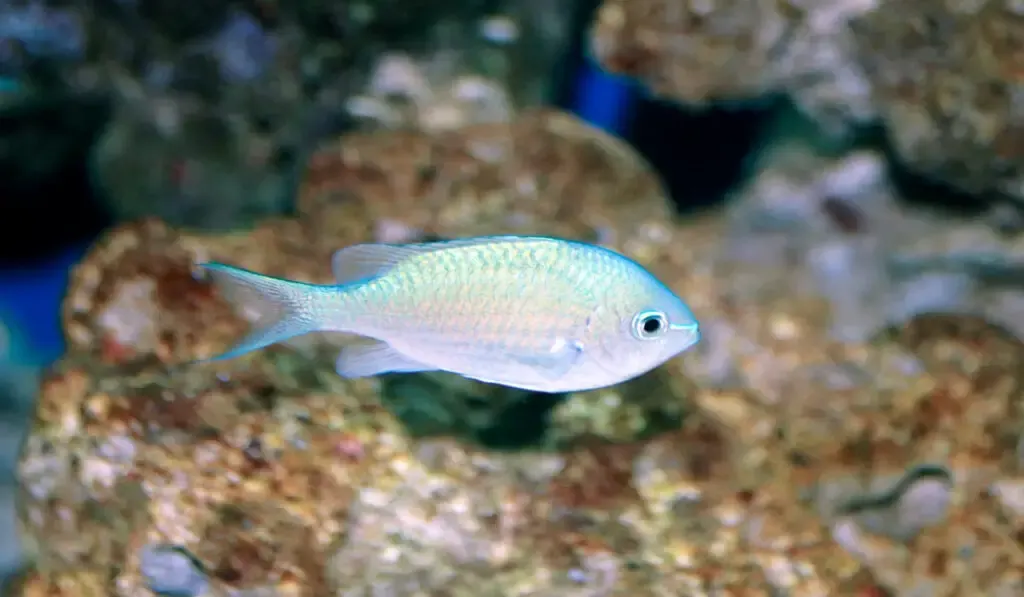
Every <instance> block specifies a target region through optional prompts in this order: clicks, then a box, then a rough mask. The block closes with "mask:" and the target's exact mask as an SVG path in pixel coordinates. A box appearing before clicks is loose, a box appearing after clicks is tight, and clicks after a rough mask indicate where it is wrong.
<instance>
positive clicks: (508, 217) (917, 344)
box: [19, 112, 1024, 597]
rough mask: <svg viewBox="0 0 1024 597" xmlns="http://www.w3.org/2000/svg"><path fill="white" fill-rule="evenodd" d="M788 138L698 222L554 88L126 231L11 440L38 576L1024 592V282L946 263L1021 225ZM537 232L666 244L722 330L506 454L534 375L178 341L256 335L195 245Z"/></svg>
mask: <svg viewBox="0 0 1024 597" xmlns="http://www.w3.org/2000/svg"><path fill="white" fill-rule="evenodd" d="M765 160H766V161H765V162H764V163H763V164H762V165H761V167H762V170H763V173H762V174H761V175H760V176H759V177H757V178H756V179H755V180H754V181H753V182H752V183H751V185H750V186H749V187H748V188H746V189H744V190H743V191H742V192H741V193H739V196H737V197H736V201H735V202H734V203H733V204H732V205H731V206H730V208H729V209H728V210H726V211H725V212H723V213H716V214H709V215H708V216H705V217H703V218H702V219H700V220H697V221H693V222H690V223H686V224H678V223H675V222H674V221H673V219H672V218H671V217H670V215H669V213H668V207H667V203H666V201H665V199H664V197H663V196H662V192H661V189H660V188H659V185H658V184H657V183H656V182H655V180H654V179H653V178H652V176H651V175H650V173H649V172H648V171H647V169H646V168H645V166H644V165H643V163H642V162H640V161H639V160H638V159H637V158H636V157H635V155H634V154H632V153H631V152H629V151H628V150H625V149H623V148H622V147H621V146H620V145H619V144H618V143H616V142H615V141H613V140H611V139H608V138H605V137H604V136H602V135H600V134H598V133H595V132H593V131H591V130H589V129H587V128H586V127H583V126H582V125H580V124H579V123H576V122H575V121H573V120H572V119H571V118H569V117H566V116H564V115H560V114H555V113H544V112H532V113H529V114H527V115H524V116H523V117H521V118H520V119H519V120H517V121H516V122H515V124H513V125H512V126H510V127H509V126H506V125H483V126H476V127H470V128H467V129H462V130H459V131H455V132H451V133H448V134H444V135H440V136H433V137H428V136H424V135H421V134H415V133H393V134H377V135H367V136H358V135H352V136H349V137H346V138H344V139H342V140H340V141H339V142H338V143H337V144H335V145H329V146H326V147H325V148H324V149H323V150H322V151H321V152H319V153H318V154H317V155H316V156H315V157H314V159H313V160H312V162H311V165H310V168H309V171H308V172H307V176H306V177H305V186H304V192H303V195H302V201H301V202H300V204H301V207H302V214H303V215H302V216H301V217H300V218H299V219H297V220H288V221H271V222H268V223H266V224H264V225H262V226H260V227H259V228H257V229H256V230H254V231H252V232H250V233H239V234H234V235H228V236H199V235H194V234H184V233H181V232H178V231H175V230H173V229H170V228H168V227H167V226H164V225H162V224H159V223H156V222H145V223H140V224H136V225H131V226H125V227H122V228H121V229H119V230H118V231H115V232H114V233H112V234H111V235H110V236H109V237H108V238H107V239H106V240H105V241H103V242H102V243H100V244H99V245H97V247H95V248H94V250H93V251H92V252H91V253H90V255H89V256H88V258H87V259H86V260H85V262H83V263H82V264H81V265H80V266H79V268H78V269H77V270H76V272H75V275H74V286H73V289H72V292H71V294H70V295H69V297H68V300H67V303H66V306H65V325H66V329H67V334H68V338H69V342H70V344H71V351H70V354H69V355H68V356H67V357H66V358H65V359H63V360H62V361H61V362H60V363H59V364H58V365H57V366H55V367H54V369H53V370H52V371H50V372H49V374H48V376H47V377H46V379H45V381H44V382H43V391H42V400H41V403H40V407H39V410H38V412H37V415H36V424H35V427H34V430H33V432H32V435H31V437H30V439H29V441H28V443H27V448H26V450H25V453H24V456H23V459H22V461H21V463H20V468H19V474H20V478H21V481H22V483H23V488H24V492H25V499H24V500H23V502H22V515H21V524H22V527H23V532H24V534H25V536H26V540H27V541H28V542H30V543H32V544H34V545H37V550H38V567H37V569H36V571H34V572H33V573H32V574H31V575H29V576H28V577H26V579H25V581H24V583H23V584H22V589H21V594H22V595H25V596H35V595H69V596H70V595H93V594H97V595H98V594H115V595H132V596H133V597H134V596H137V595H146V594H149V593H148V592H147V590H146V588H145V587H147V586H153V587H157V588H162V589H163V590H165V591H167V590H170V589H177V590H179V591H182V592H184V593H185V594H195V593H197V592H199V591H204V590H205V591H207V592H208V593H209V594H224V593H225V592H231V591H235V592H234V593H229V594H244V595H261V594H267V593H266V591H268V590H272V589H276V590H277V591H278V592H277V594H293V595H341V596H360V595H370V594H389V595H426V594H429V595H440V594H447V595H496V596H497V595H536V596H551V597H554V596H556V595H558V596H564V595H579V596H597V595H623V596H626V595H630V596H635V595H664V596H666V597H668V596H676V595H737V596H738V595H766V596H767V595H777V594H780V593H782V594H787V595H793V596H803V595H807V596H821V595H879V594H884V592H885V591H889V592H891V593H892V594H897V595H913V594H921V591H925V592H926V594H935V595H965V596H967V595H979V594H985V595H1016V594H1020V592H1021V591H1022V590H1024V587H1022V586H1021V585H1020V580H1019V579H1021V578H1024V560H1022V558H1021V553H1022V551H1021V550H1022V545H1021V540H1020V537H1021V532H1022V530H1024V527H1022V524H1024V515H1022V511H1021V509H1020V497H1019V496H1020V492H1021V491H1022V490H1024V486H1022V485H1021V483H1022V482H1024V467H1022V462H1021V456H1020V455H1021V446H1022V445H1024V444H1022V443H1021V429H1022V428H1024V419H1022V413H1021V412H1020V406H1019V405H1020V404H1021V392H1022V387H1021V384H1020V382H1021V379H1020V376H1021V371H1022V370H1024V345H1022V344H1021V342H1020V341H1019V340H1018V338H1017V335H1016V334H1014V333H1013V332H1011V331H1009V330H1007V329H1006V328H1004V327H999V326H997V325H996V324H994V323H990V321H998V320H1004V321H1014V322H1019V321H1020V320H1021V318H1020V313H1022V312H1024V311H1022V310H1021V309H1020V308H1019V303H1014V302H1013V301H1012V300H1010V297H1014V296H1017V297H1019V296H1020V294H1019V290H1016V291H1014V290H1010V289H1007V287H1006V286H1005V285H1000V284H993V280H997V279H998V278H993V277H991V276H986V275H983V274H984V273H985V272H988V271H990V270H971V269H968V270H966V273H963V274H962V275H958V276H955V277H952V278H950V276H949V275H947V274H944V273H943V272H944V267H945V266H946V265H947V264H948V262H949V260H955V259H958V258H959V254H958V250H959V249H958V247H985V246H988V247H990V248H991V251H990V252H989V253H988V256H989V261H988V263H996V264H1000V265H1002V266H1005V267H1012V264H1013V263H1015V259H1016V258H1015V255H1018V254H1019V253H1018V252H1017V251H1018V249H1017V247H1019V246H1022V245H1021V240H1020V238H1019V237H1017V238H1006V237H1001V236H998V235H996V234H995V233H993V232H991V230H989V229H986V228H980V227H979V228H969V227H967V228H965V227H962V226H960V225H958V224H956V223H954V222H943V221H939V220H938V218H936V217H934V216H933V217H927V216H925V215H923V214H916V213H911V212H908V211H907V210H906V209H905V208H902V207H900V206H899V205H897V204H895V203H894V202H893V201H892V196H891V193H890V190H889V186H888V183H887V177H886V173H885V171H884V168H883V167H882V165H881V160H880V159H879V158H878V157H877V156H874V155H871V154H860V155H855V156H852V157H850V158H847V159H846V160H843V161H839V162H826V161H822V160H815V159H814V158H812V157H810V156H809V155H808V154H807V153H806V152H804V151H802V150H801V148H800V147H799V146H795V147H781V148H780V149H779V151H777V152H775V153H773V154H771V155H769V156H767V157H766V158H765ZM520 231H531V232H532V231H539V232H546V233H550V234H559V235H565V236H571V237H575V238H584V239H590V240H598V241H601V242H604V243H607V244H608V245H610V246H613V247H616V248H618V249H620V250H623V251H625V252H626V253H628V254H630V255H632V256H633V257H635V258H637V259H638V260H639V261H641V262H642V263H644V264H646V265H648V266H650V267H651V268H652V269H653V270H654V271H655V272H657V273H658V274H659V275H660V276H662V277H663V278H664V279H665V280H666V281H667V282H668V283H669V284H670V285H671V286H673V287H674V288H678V289H680V291H682V292H683V293H684V294H685V296H686V297H687V299H688V300H689V301H690V303H691V305H692V307H693V309H694V311H695V312H696V313H697V314H698V316H699V317H700V318H701V319H702V322H703V324H704V326H705V330H706V335H705V339H704V341H703V342H702V344H701V345H700V347H699V349H697V350H695V351H693V352H691V353H690V354H687V355H686V356H684V357H683V358H681V359H678V360H676V361H673V362H672V363H670V364H668V365H666V366H665V367H663V368H661V369H659V370H658V371H657V372H655V373H652V374H650V375H647V376H644V377H642V378H640V379H638V380H634V381H632V382H630V383H627V384H624V385H623V386H620V387H618V388H612V389H609V390H603V391H597V392H589V393H583V394H578V395H570V396H567V397H565V399H564V400H563V401H561V402H559V403H556V404H552V405H550V409H549V411H548V412H547V413H546V414H544V415H543V416H542V417H540V418H541V420H540V421H537V423H545V422H546V423H547V429H546V432H545V433H543V434H538V435H536V436H534V437H532V438H530V439H531V440H532V441H531V442H530V443H531V444H532V448H531V449H529V450H519V451H514V452H513V451H507V452H506V451H500V450H495V449H492V448H487V447H484V446H482V445H481V444H482V443H487V442H486V440H487V439H489V438H491V437H492V436H493V435H494V434H495V433H496V432H495V431H494V430H495V429H497V428H500V427H501V426H502V424H506V426H507V425H508V423H509V421H510V420H511V421H513V422H514V424H513V425H512V426H513V427H516V426H521V422H520V421H521V419H518V418H517V417H518V413H512V410H513V409H514V408H515V407H516V406H517V405H522V404H524V403H530V402H531V401H534V400H537V399H538V397H536V396H523V395H521V394H517V393H513V392H509V391H506V390H501V389H496V388H487V387H484V386H482V385H479V384H474V383H468V382H465V381H464V380H459V379H455V378H452V377H450V376H444V375H433V376H428V375H406V376H396V377H387V378H384V379H379V380H374V379H368V380H353V381H346V380H342V379H340V378H338V377H337V376H336V375H335V374H333V372H332V370H331V369H332V368H331V360H332V359H331V356H332V355H331V352H332V351H331V350H330V346H329V341H326V340H321V341H316V342H312V341H311V342H309V343H305V344H302V345H299V346H293V347H273V348H270V349H268V350H265V351H262V352H260V353H257V354H254V355H249V356H247V357H244V358H241V359H238V360H235V361H229V362H225V363H217V364H211V365H204V366H198V367H195V366H193V367H185V366H181V365H180V363H181V362H182V361H184V360H187V359H192V358H196V357H203V356H207V355H210V354H211V353H213V352H215V351H217V350H219V349H220V348H222V347H223V346H224V345H225V344H226V343H228V342H230V341H231V340H232V339H234V337H235V336H237V334H239V333H241V331H242V329H243V327H244V323H243V322H242V321H240V320H238V319H237V318H236V317H235V316H234V315H233V314H232V313H231V312H230V310H229V308H228V306H227V305H226V304H225V303H224V302H223V301H222V300H221V299H220V298H219V297H218V296H217V295H216V294H215V293H214V292H213V290H212V289H211V288H210V287H209V286H208V285H207V284H206V283H205V282H204V281H203V280H201V279H197V278H195V277H193V275H192V271H191V269H192V268H191V264H192V262H193V261H194V260H198V259H208V258H215V259H221V260H226V261H229V262H233V263H238V264H239V265H242V266H245V267H250V268H253V269H257V270H260V271H265V272H267V273H270V274H277V275H288V276H290V277H294V278H298V279H306V280H311V281H324V280H327V279H328V269H329V266H328V255H329V253H330V251H331V250H333V249H334V248H337V247H338V246H341V245H345V244H348V243H352V242H357V241H362V240H367V239H371V238H376V239H389V240H396V239H403V238H418V237H423V236H428V235H429V236H442V237H445V236H459V235H466V234H479V233H495V232H520ZM947 231H951V232H947ZM986 243H988V245H986ZM993 256H995V257H993ZM890 261H893V262H894V263H895V265H894V263H890ZM897 262H898V263H897ZM958 271H961V270H958ZM936 288H938V289H939V291H938V292H936V291H935V290H936ZM935 296H938V297H940V298H941V302H940V303H936V302H935V299H934V298H933V297H935ZM1000 296H1001V297H1003V300H996V298H997V297H1000ZM1014 305H1017V306H1014ZM934 310H941V311H944V312H945V314H928V311H934ZM424 421H426V423H424ZM483 431H487V432H488V433H484V432H483ZM489 434H490V435H489ZM168 571H177V573H172V572H168ZM1015 583H1016V584H1015Z"/></svg>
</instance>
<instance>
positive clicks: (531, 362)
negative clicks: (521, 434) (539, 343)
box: [471, 339, 583, 387]
mask: <svg viewBox="0 0 1024 597" xmlns="http://www.w3.org/2000/svg"><path fill="white" fill-rule="evenodd" d="M582 355H583V344H581V343H580V342H577V341H571V340H565V339H562V340H557V341H556V342H555V343H554V344H552V346H551V350H549V351H546V352H541V353H533V352H531V353H515V352H511V353H506V354H505V355H504V357H503V358H504V359H505V361H506V363H505V364H506V366H507V364H508V363H507V362H508V361H513V362H514V363H515V364H516V365H517V366H513V367H507V368H506V367H502V363H500V362H496V363H495V364H494V368H493V372H492V373H488V374H487V375H474V376H471V377H472V378H473V379H475V380H477V381H482V382H484V383H493V384H501V385H507V386H512V387H523V386H524V384H526V385H529V386H536V385H544V383H545V382H554V381H557V380H559V379H561V378H563V377H565V376H566V375H567V374H568V373H569V372H570V371H572V369H573V367H575V366H576V365H577V364H578V363H579V361H580V358H581V357H582ZM524 366H525V367H527V368H528V369H529V370H530V371H531V372H532V373H533V376H534V379H532V380H527V379H522V378H521V376H522V374H523V367H524ZM537 382H539V384H538V383H537Z"/></svg>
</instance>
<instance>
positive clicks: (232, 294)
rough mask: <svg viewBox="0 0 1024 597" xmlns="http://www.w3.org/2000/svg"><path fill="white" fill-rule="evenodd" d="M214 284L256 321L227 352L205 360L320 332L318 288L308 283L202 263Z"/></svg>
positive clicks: (229, 357) (239, 354)
mask: <svg viewBox="0 0 1024 597" xmlns="http://www.w3.org/2000/svg"><path fill="white" fill-rule="evenodd" d="M199 267H201V268H202V269H203V270H205V271H206V272H208V273H209V275H210V277H211V279H212V280H213V283H214V284H215V285H216V286H217V288H218V290H220V292H221V294H222V295H223V296H224V298H226V299H227V300H228V301H230V302H231V304H232V305H233V306H234V307H235V309H236V310H237V311H238V314H239V315H241V316H243V317H245V318H246V319H249V320H252V319H253V318H254V317H253V316H254V315H255V322H254V323H253V324H252V329H251V330H250V331H249V333H248V334H247V335H246V336H245V337H244V338H242V340H241V341H239V342H238V343H237V344H236V345H235V346H234V347H232V348H231V349H229V350H228V351H227V352H224V353H222V354H219V355H217V356H214V357H211V358H209V359H205V361H221V360H225V359H232V358H235V357H238V356H241V355H243V354H245V353H247V352H251V351H254V350H258V349H260V348H263V347H265V346H270V345H271V344H276V343H278V342H282V341H284V340H287V339H289V338H293V337H295V336H299V335H302V334H306V333H309V332H313V331H316V324H317V321H316V317H315V312H314V311H313V310H312V309H311V307H313V305H314V304H315V297H316V296H317V290H316V289H317V287H316V286H315V285H313V284H307V283H305V282H295V281H292V280H282V279H280V278H274V277H271V276H265V275H263V274H258V273H256V272H251V271H249V270H244V269H241V268H237V267H233V266H230V265H225V264H223V263H202V264H199Z"/></svg>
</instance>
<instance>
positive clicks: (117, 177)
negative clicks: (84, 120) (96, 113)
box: [0, 0, 572, 230]
mask: <svg viewBox="0 0 1024 597" xmlns="http://www.w3.org/2000/svg"><path fill="white" fill-rule="evenodd" d="M571 10H572V8H571V4H570V3H558V4H551V3H548V2H537V1H536V0H512V1H508V2H487V3H480V2H474V1H466V0H444V1H442V2H430V3H423V2H407V1H405V0H400V1H398V0H388V1H387V2H381V1H367V0H354V1H346V2H342V3H338V2H332V1H323V2H320V1H314V2H303V3H301V4H295V3H289V2H274V1H259V2H252V1H246V2H227V1H224V0H213V1H212V2H207V3H205V4H203V6H202V7H185V6H182V5H181V4H180V3H177V2H167V1H165V0H158V1H156V2H106V1H99V0H96V1H93V0H88V1H85V2H79V3H70V4H69V3H66V2H57V1H52V0H14V1H12V2H6V3H4V4H3V5H0V42H2V48H0V77H3V80H4V81H14V82H16V83H17V84H18V86H19V87H20V89H19V92H18V93H17V94H8V93H6V92H4V90H0V93H3V96H0V97H5V96H7V95H16V96H18V97H19V98H22V97H24V98H26V101H27V102H29V103H31V102H35V101H40V98H59V99H60V101H61V106H62V108H63V111H64V112H65V113H67V114H79V113H81V112H82V111H83V110H84V109H85V108H83V104H86V103H88V102H95V101H96V98H102V99H105V100H106V101H107V102H108V104H109V110H108V112H110V114H108V115H104V116H103V118H102V121H103V123H104V124H106V125H107V126H104V127H102V135H101V136H100V138H99V139H98V140H97V141H96V142H95V143H92V142H91V139H90V143H89V145H95V147H94V151H93V152H92V155H91V164H90V174H91V178H92V181H93V183H94V184H95V185H96V186H97V187H98V188H99V189H101V190H102V194H103V199H102V201H103V204H104V206H105V207H106V208H108V211H110V212H111V214H112V215H113V216H114V217H115V219H118V220H131V219H134V218H138V217H143V216H151V215H152V216H158V217H160V218H162V219H164V220H165V221H168V222H170V223H174V224H179V225H189V226H193V227H195V226H203V227H205V228H208V229H221V230H223V229H230V228H232V227H233V226H237V225H244V224H248V223H251V222H253V221H255V220H257V219H259V218H261V217H265V216H267V215H277V214H282V213H286V212H290V211H291V209H292V199H293V194H294V187H295V178H296V176H297V175H298V173H299V170H300V169H301V167H302V166H301V164H303V162H304V158H305V157H306V154H307V153H308V152H309V151H310V150H311V149H312V148H313V147H315V146H316V145H317V144H318V143H319V141H320V140H321V139H323V138H330V137H332V136H335V135H337V134H338V133H339V132H340V131H342V130H349V129H352V128H380V127H383V128H406V127H410V128H418V127H421V126H422V127H425V128H439V127H442V128H443V127H449V126H454V125H458V124H465V123H466V122H481V121H487V122H489V121H495V120H502V121H507V120H508V119H509V118H510V115H511V113H513V112H514V109H515V108H519V107H526V106H533V105H537V104H540V103H542V102H545V101H547V100H549V97H550V95H551V94H550V90H549V88H548V87H549V81H550V80H551V79H550V72H551V71H552V70H553V69H554V68H555V67H556V65H557V63H558V62H559V61H560V60H561V58H562V55H563V53H564V40H565V32H566V30H567V28H568V27H569V17H570V12H571ZM0 116H3V114H2V113H0ZM89 123H90V124H96V118H95V117H93V118H91V119H90V120H89ZM52 128H53V127H52V125H51V126H50V128H47V127H46V126H45V125H41V126H37V127H36V130H35V131H33V132H34V134H35V135H36V136H42V134H43V133H41V132H40V131H43V132H51V131H50V129H52ZM74 132H75V131H65V133H66V135H70V136H71V138H73V137H74V135H73V133H74ZM50 136H53V135H50ZM0 137H3V136H2V135H0ZM0 140H2V139H0ZM47 149H49V148H48V147H47ZM56 149H60V148H59V147H58V148H55V151H56ZM46 157H48V156H46ZM8 159H13V158H12V157H9V158H8ZM23 161H24V160H23ZM15 170H17V171H18V172H19V174H21V170H25V172H26V173H29V172H31V168H28V167H25V166H23V167H22V168H20V169H19V168H15ZM51 173H52V172H45V173H43V174H42V175H41V176H40V177H39V178H38V180H36V181H34V182H36V184H39V182H38V181H39V180H42V181H45V180H46V174H51Z"/></svg>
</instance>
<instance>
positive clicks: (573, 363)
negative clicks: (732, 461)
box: [203, 236, 700, 392]
mask: <svg viewBox="0 0 1024 597" xmlns="http://www.w3.org/2000/svg"><path fill="white" fill-rule="evenodd" d="M203 267H204V268H205V269H206V270H207V271H209V272H210V273H211V274H212V276H213V278H214V280H215V282H216V283H217V284H218V286H219V287H220V288H221V289H222V290H223V291H224V293H225V295H226V296H227V297H229V299H231V300H232V301H234V302H235V303H236V304H237V305H239V306H242V307H254V308H256V309H257V310H258V312H259V315H260V317H259V319H258V320H257V322H256V324H255V328H254V330H253V331H252V332H251V333H250V334H249V335H248V336H247V337H246V338H245V339H244V340H242V342H241V343H240V344H239V345H238V346H236V347H235V348H233V349H232V350H230V351H228V352H227V353H225V354H223V355H221V356H220V357H217V358H230V357H234V356H238V355H240V354H243V353H245V352H249V351H251V350H255V349H258V348H262V347H264V346H267V345H270V344H273V343H276V342H280V341H283V340H286V339H288V338H291V337H294V336H298V335H300V334H305V333H309V332H316V331H330V332H346V333H349V334H355V335H358V336H361V337H363V340H361V341H359V342H356V343H353V344H352V345H350V346H345V347H344V348H342V350H341V353H340V355H339V356H338V360H337V371H338V373H339V374H340V375H342V376H344V377H365V376H370V375H377V374H381V373H388V372H413V371H432V370H433V371H449V372H453V373H458V374H461V375H463V376H466V377H469V378H472V379H477V380H480V381H484V382H489V383H496V384H502V385H506V386H511V387H517V388H524V389H529V390H535V391H541V392H570V391H580V390H587V389H593V388H599V387H604V386H610V385H613V384H616V383H619V382H622V381H625V380H628V379H631V378H633V377H636V376H638V375H640V374H643V373H645V372H647V371H649V370H651V369H653V368H654V367H657V366H658V365H660V364H662V363H664V362H665V361H667V360H668V359H670V358H672V357H673V356H675V355H677V354H679V353H680V352H682V351H684V350H686V349H687V348H689V347H691V346H693V345H694V344H695V343H696V342H697V341H698V340H699V339H700V331H699V326H698V323H697V321H696V319H695V318H694V316H693V313H692V312H691V311H690V309H689V307H687V305H686V304H685V303H684V302H683V301H682V299H680V298H679V297H678V296H676V295H675V294H674V293H673V292H672V291H671V290H669V289H668V288H667V287H666V286H665V285H664V284H662V283H661V282H659V281H658V280H657V279H656V278H655V277H654V276H653V275H652V274H651V273H649V272H648V271H647V270H645V269H644V268H643V267H642V266H640V265H639V264H637V263H636V262H634V261H632V260H630V259H628V258H627V257H625V256H623V255H620V254H619V253H616V252H614V251H611V250H608V249H605V248H602V247H598V246H595V245H589V244H586V243H581V242H573V241H566V240H560V239H554V238H545V237H522V236H498V237H481V238H473V239H461V240H453V241H442V242H434V243H420V244H410V245H385V244H362V245H355V246H352V247H348V248H345V249H341V250H340V251H338V252H337V253H336V254H335V256H334V259H333V269H334V274H335V278H336V279H337V282H338V283H337V284H336V285H314V284H307V283H303V282H294V281H290V280H282V279H278V278H271V277H268V276H264V275H261V274H257V273H254V272H249V271H246V270H242V269H238V268H235V267H232V266H228V265H223V264H218V263H209V264H205V265H204V266H203Z"/></svg>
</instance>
